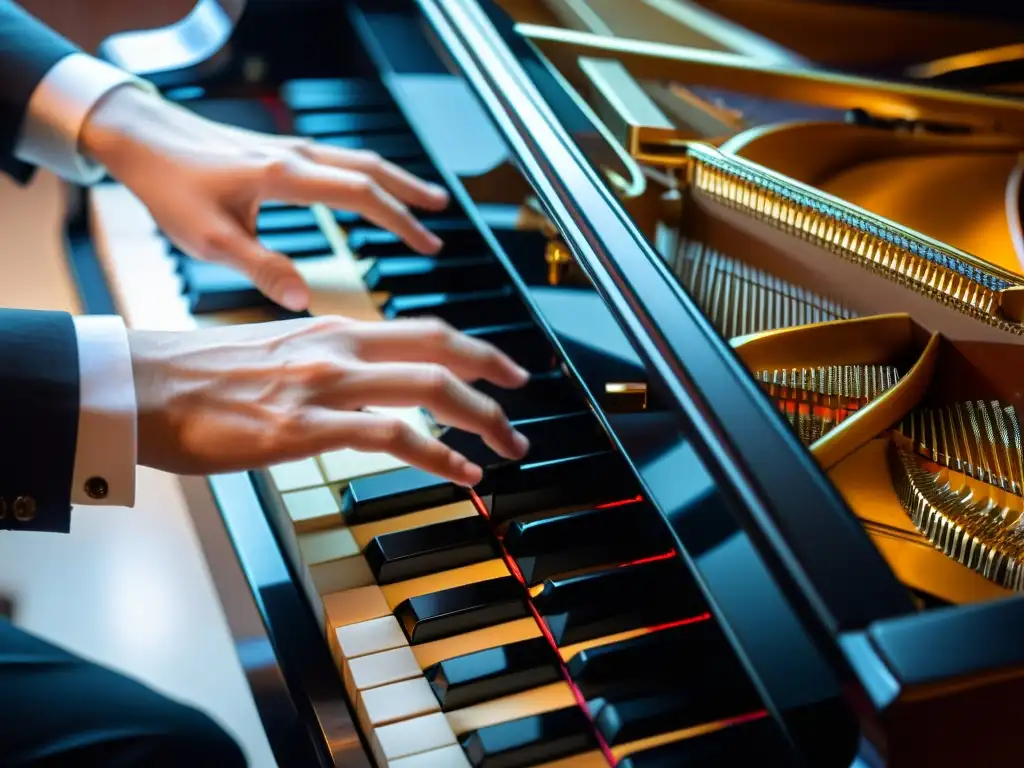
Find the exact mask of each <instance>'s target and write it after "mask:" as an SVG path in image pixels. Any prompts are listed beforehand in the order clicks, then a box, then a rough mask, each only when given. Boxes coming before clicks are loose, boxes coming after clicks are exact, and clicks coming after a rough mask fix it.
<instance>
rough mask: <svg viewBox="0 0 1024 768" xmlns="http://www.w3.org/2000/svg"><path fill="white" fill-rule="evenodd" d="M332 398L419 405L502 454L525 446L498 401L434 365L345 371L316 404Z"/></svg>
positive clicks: (353, 403) (516, 454)
mask: <svg viewBox="0 0 1024 768" xmlns="http://www.w3.org/2000/svg"><path fill="white" fill-rule="evenodd" d="M332 399H333V400H334V401H335V402H337V403H338V404H339V405H340V407H344V408H353V407H359V408H362V407H364V406H369V405H377V406H395V407H410V406H421V407H424V408H426V409H427V410H429V411H430V412H431V413H433V414H434V416H435V417H436V418H437V419H438V421H440V422H441V423H442V424H447V425H449V426H453V427H458V428H459V429H464V430H466V431H467V432H473V433H474V434H477V435H480V437H482V438H483V440H484V442H485V443H486V444H487V445H488V446H489V447H490V448H491V450H493V451H494V452H495V453H497V454H498V455H499V456H504V457H505V458H507V459H521V458H523V456H525V455H526V452H527V451H528V450H529V448H530V443H529V441H528V440H527V439H526V437H525V436H523V435H522V434H520V433H519V432H518V431H516V429H515V428H514V427H513V426H512V425H511V424H510V423H509V421H508V417H506V416H505V413H504V412H503V411H502V410H501V406H499V405H498V404H497V403H496V402H495V401H494V400H493V399H491V398H490V397H488V396H487V395H485V394H483V393H482V392H478V391H477V390H475V389H473V388H472V387H471V386H469V385H468V384H466V383H465V382H464V381H461V380H460V379H458V378H456V376H455V375H454V374H453V373H452V372H451V371H449V370H448V369H447V368H445V367H443V366H440V365H428V364H422V363H420V364H416V363H383V364H379V365H367V366H364V367H362V368H361V369H356V370H354V371H352V370H350V371H349V373H348V374H347V375H346V376H345V378H344V380H343V383H342V385H341V386H340V387H339V388H338V391H337V392H335V393H333V396H332V394H331V393H328V394H326V395H325V396H324V397H323V398H322V399H321V400H320V403H321V404H326V405H330V404H331V400H332Z"/></svg>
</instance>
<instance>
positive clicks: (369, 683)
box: [349, 646, 423, 691]
mask: <svg viewBox="0 0 1024 768" xmlns="http://www.w3.org/2000/svg"><path fill="white" fill-rule="evenodd" d="M349 670H350V671H351V675H352V683H353V685H354V686H355V688H356V690H358V691H362V690H366V689H367V688H376V687H377V686H380V685H387V684H388V683H397V682H398V681H400V680H409V679H411V678H416V677H423V671H422V670H421V669H420V665H419V664H417V663H416V657H415V656H414V655H413V653H412V649H411V648H409V646H403V647H401V648H394V649H392V650H390V651H381V652H380V653H373V654H370V655H369V656H360V657H359V658H358V659H351V660H349Z"/></svg>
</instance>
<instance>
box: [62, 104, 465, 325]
mask: <svg viewBox="0 0 1024 768" xmlns="http://www.w3.org/2000/svg"><path fill="white" fill-rule="evenodd" d="M80 142H81V148H82V150H83V151H84V152H85V153H86V154H88V155H90V156H91V157H93V158H94V159H95V160H96V161H97V162H100V163H102V164H103V165H104V166H106V168H107V170H108V171H109V172H110V174H111V175H112V176H113V177H114V178H116V179H117V180H118V181H120V182H121V183H123V184H125V185H126V186H127V187H128V188H129V189H131V190H132V192H134V193H135V195H136V196H137V197H138V198H139V199H140V200H142V202H143V203H145V205H146V207H147V208H149V210H150V212H151V213H152V214H153V217H154V218H155V219H156V222H157V224H159V225H160V228H161V229H162V230H163V231H164V232H165V233H166V234H167V236H168V237H169V238H170V239H171V240H172V241H174V243H175V244H176V245H177V246H178V247H179V248H181V249H182V250H183V251H185V252H186V253H188V254H190V255H192V256H194V257H196V258H200V259H206V260H208V261H216V262H221V263H223V264H227V265H230V266H233V267H235V268H237V269H239V270H241V271H243V272H245V273H246V274H247V275H249V277H250V279H251V280H252V281H253V282H254V283H255V284H256V286H257V287H258V288H259V289H260V290H261V291H263V292H264V293H265V294H266V295H267V296H268V297H269V298H271V299H273V300H274V301H276V302H277V303H278V304H281V305H282V306H284V307H287V308H288V309H291V310H294V311H299V310H302V309H305V308H306V305H307V303H308V301H309V291H308V288H307V287H306V285H305V283H304V282H303V280H302V278H301V277H300V276H299V273H298V272H297V271H296V269H295V267H294V265H293V264H292V262H291V260H290V259H288V258H287V257H286V256H283V255H282V254H279V253H273V252H271V251H268V250H267V249H266V248H264V247H263V246H262V245H260V243H259V242H258V241H257V239H256V237H255V235H254V231H255V220H256V213H257V210H258V208H259V205H260V203H261V202H262V201H265V200H280V201H282V202H287V203H294V204H312V203H324V204H326V205H327V206H329V207H331V208H337V209H343V210H352V211H356V212H358V213H360V214H362V215H363V216H365V217H366V218H367V219H368V220H370V221H372V222H373V223H375V224H377V225H378V226H380V227H384V228H386V229H388V230H390V231H392V232H394V233H395V234H397V235H398V236H400V237H401V238H402V239H403V240H404V241H405V242H406V244H407V245H409V246H410V247H411V248H413V249H414V250H416V251H418V252H421V253H426V254H429V253H435V252H436V251H437V250H438V249H440V247H441V241H440V240H439V239H438V238H437V236H435V235H434V234H432V233H431V232H429V231H428V230H427V229H426V228H425V227H423V225H422V224H420V223H419V222H418V221H417V220H416V218H415V216H414V215H413V214H412V213H411V211H410V207H412V208H423V209H429V210H440V209H443V208H444V207H445V206H446V205H447V204H448V197H447V193H446V192H445V191H444V190H442V189H440V188H439V187H437V186H435V185H433V184H428V183H427V182H425V181H422V180H420V179H418V178H416V177H415V176H412V175H411V174H409V173H407V172H406V171H404V170H402V169H401V168H398V167H397V166H395V165H393V164H392V163H389V162H387V161H385V160H382V159H381V158H380V157H379V156H377V155H376V154H374V153H372V152H366V151H359V150H346V149H339V148H336V147H329V146H325V145H320V144H316V143H315V142H311V141H309V140H307V139H297V138H291V137H280V136H269V135H264V134H260V133H254V132H251V131H246V130H242V129H238V128H233V127H230V126H226V125H222V124H220V123H215V122H213V121H210V120H207V119H205V118H203V117H200V116H198V115H195V114H193V113H192V112H189V111H188V110H186V109H184V108H182V107H180V106H178V105H176V104H173V103H171V102H169V101H166V100H164V99H162V98H161V97H159V96H157V95H155V94H150V93H148V92H144V91H142V90H141V89H137V88H118V89H115V90H114V91H111V93H110V94H109V95H108V96H107V97H106V98H105V99H104V100H102V101H101V102H100V103H99V104H98V105H97V106H96V108H95V109H94V110H93V111H92V113H91V115H90V116H89V118H88V120H87V122H86V124H85V125H84V126H83V129H82V132H81V135H80Z"/></svg>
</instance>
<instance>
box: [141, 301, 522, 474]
mask: <svg viewBox="0 0 1024 768" xmlns="http://www.w3.org/2000/svg"><path fill="white" fill-rule="evenodd" d="M129 344H130V346H131V354H132V368H133V371H134V374H135V388H136V397H137V400H138V405H139V422H138V441H139V443H138V459H139V463H140V464H144V465H146V466H150V467H156V468H158V469H163V470H167V471H170V472H176V473H179V474H211V473H216V472H228V471H233V470H239V469H251V468H255V467H262V466H265V465H268V464H275V463H278V462H282V461H290V460H293V459H299V458H304V457H306V456H310V455H313V454H317V453H321V452H323V451H328V450H334V449H337V448H346V447H349V448H355V449H357V450H361V451H369V452H382V453H389V454H392V455H393V456H396V457H397V458H399V459H403V460H404V461H406V462H407V463H409V464H412V465H414V466H417V467H420V468H421V469H425V470H427V471H429V472H433V473H435V474H438V475H442V476H444V477H447V478H449V479H451V480H454V481H455V482H458V483H463V484H466V485H474V484H475V483H477V482H478V481H479V480H480V477H481V469H480V467H478V466H476V465H474V464H471V463H469V462H468V461H467V460H466V459H465V458H464V457H463V456H461V455H459V454H457V453H455V452H454V451H452V450H451V449H450V448H448V447H447V446H445V445H444V444H442V443H441V442H440V441H438V440H435V439H433V438H430V437H425V436H423V435H421V434H419V433H417V432H415V431H413V430H412V429H411V428H410V427H409V426H408V425H407V424H405V423H404V422H402V421H398V420H395V419H392V418H388V417H386V416H383V415H380V414H376V413H370V412H365V411H362V410H360V409H362V408H364V407H366V406H391V407H406V406H423V407H425V408H427V409H428V410H429V411H430V412H431V413H433V414H434V416H435V418H436V419H437V420H438V421H439V422H441V423H443V424H448V425H451V426H455V427H459V428H462V429H466V430H469V431H472V432H475V433H477V434H479V435H481V436H482V437H483V439H484V441H485V442H486V443H487V444H488V445H489V446H490V447H491V448H492V449H493V450H494V451H496V452H497V453H499V454H501V455H502V456H505V457H507V458H511V459H518V458H522V456H523V455H525V453H526V451H527V449H528V447H529V445H528V443H527V441H526V438H525V437H523V435H521V434H520V433H519V432H517V431H516V430H515V429H514V428H513V427H512V426H511V425H510V424H509V422H508V420H507V419H506V417H505V415H504V413H502V411H501V408H500V407H499V406H498V404H497V403H495V402H494V400H492V399H491V398H489V397H487V396H485V395H484V394H482V393H481V392H479V391H478V390H476V389H473V388H472V387H470V386H468V384H466V382H468V381H475V380H479V379H485V380H487V381H490V382H492V383H494V384H497V385H498V386H502V387H519V386H522V385H523V384H525V383H526V380H527V378H528V374H527V372H526V371H524V370H523V369H522V368H520V367H519V366H518V365H516V364H515V363H514V362H512V361H511V360H510V359H509V358H508V357H506V356H505V355H504V354H502V353H501V352H499V351H498V350H497V349H495V348H494V347H492V346H491V345H489V344H486V343H484V342H482V341H479V340H477V339H473V338H470V337H468V336H465V335H463V334H461V333H458V332H457V331H454V330H453V329H451V328H449V327H448V326H446V325H444V324H443V323H441V322H439V321H435V320H399V321H392V322H361V321H357V320H348V319H342V318H338V317H321V318H304V319H299V320H284V321H280V322H274V323H261V324H257V325H235V326H227V327H223V328H208V329H204V330H198V331H190V332H185V333H173V332H155V331H130V332H129Z"/></svg>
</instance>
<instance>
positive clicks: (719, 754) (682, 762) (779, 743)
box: [618, 717, 800, 768]
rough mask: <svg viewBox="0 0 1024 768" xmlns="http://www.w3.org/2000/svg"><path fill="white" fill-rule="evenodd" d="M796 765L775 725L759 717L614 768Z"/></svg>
mask: <svg viewBox="0 0 1024 768" xmlns="http://www.w3.org/2000/svg"><path fill="white" fill-rule="evenodd" d="M799 764H800V763H798V762H797V760H796V759H795V757H794V756H793V753H792V748H791V747H790V745H789V743H788V742H787V740H786V738H785V737H784V736H783V735H782V732H781V731H780V730H779V727H778V725H776V723H775V721H774V720H772V719H771V718H770V717H761V718H758V719H757V720H751V721H749V722H745V723H740V724H739V725H733V726H729V727H728V728H722V729H721V730H717V731H712V732H711V733H706V734H703V735H701V736H695V737H693V738H690V739H683V740H682V741H676V742H673V743H671V744H665V745H662V746H660V747H654V748H653V749H645V750H643V751H642V752H636V753H634V754H632V755H629V756H628V757H626V758H624V759H622V760H621V761H619V763H618V768H704V767H705V766H709V765H757V766H765V767H766V768H768V767H770V768H795V766H797V765H799Z"/></svg>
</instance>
